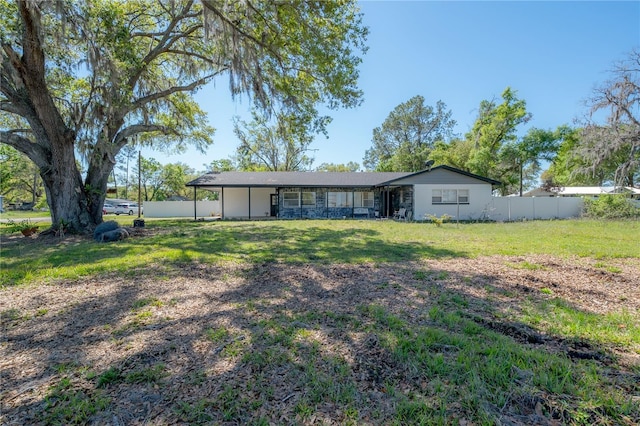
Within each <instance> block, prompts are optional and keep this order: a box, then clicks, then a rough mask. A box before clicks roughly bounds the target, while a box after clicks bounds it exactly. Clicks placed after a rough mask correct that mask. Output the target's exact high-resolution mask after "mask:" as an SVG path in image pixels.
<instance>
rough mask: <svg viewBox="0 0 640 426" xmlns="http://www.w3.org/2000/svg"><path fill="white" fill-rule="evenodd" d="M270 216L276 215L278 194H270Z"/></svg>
mask: <svg viewBox="0 0 640 426" xmlns="http://www.w3.org/2000/svg"><path fill="white" fill-rule="evenodd" d="M271 216H272V217H275V216H278V194H271Z"/></svg>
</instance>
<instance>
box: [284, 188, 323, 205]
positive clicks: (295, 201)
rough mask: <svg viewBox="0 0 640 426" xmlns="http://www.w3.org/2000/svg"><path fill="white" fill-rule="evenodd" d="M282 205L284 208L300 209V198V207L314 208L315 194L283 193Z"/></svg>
mask: <svg viewBox="0 0 640 426" xmlns="http://www.w3.org/2000/svg"><path fill="white" fill-rule="evenodd" d="M282 196H283V197H282V205H283V206H284V207H300V198H302V207H315V206H316V193H315V192H293V191H291V192H283V193H282Z"/></svg>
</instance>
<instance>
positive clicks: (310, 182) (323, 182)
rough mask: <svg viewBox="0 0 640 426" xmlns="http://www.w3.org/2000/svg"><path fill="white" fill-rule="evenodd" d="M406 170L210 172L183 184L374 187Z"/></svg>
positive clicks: (403, 175) (393, 178) (212, 185)
mask: <svg viewBox="0 0 640 426" xmlns="http://www.w3.org/2000/svg"><path fill="white" fill-rule="evenodd" d="M412 174H413V173H408V172H212V173H207V174H206V175H202V176H200V177H199V178H197V179H194V180H192V181H191V182H189V183H187V186H196V187H203V186H206V187H233V186H235V187H283V186H288V187H369V188H370V187H374V186H378V185H380V184H382V183H387V182H391V181H393V180H396V179H399V178H403V177H406V176H410V175H412Z"/></svg>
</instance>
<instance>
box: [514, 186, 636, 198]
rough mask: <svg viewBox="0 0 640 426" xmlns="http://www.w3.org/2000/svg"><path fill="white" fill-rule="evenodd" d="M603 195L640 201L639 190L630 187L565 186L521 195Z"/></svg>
mask: <svg viewBox="0 0 640 426" xmlns="http://www.w3.org/2000/svg"><path fill="white" fill-rule="evenodd" d="M603 194H627V195H629V196H630V197H631V198H634V199H640V189H638V188H633V187H631V186H565V187H560V188H557V189H555V190H549V189H545V188H536V189H532V190H531V191H528V192H525V193H524V194H522V196H523V197H597V196H599V195H603Z"/></svg>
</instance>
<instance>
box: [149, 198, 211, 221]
mask: <svg viewBox="0 0 640 426" xmlns="http://www.w3.org/2000/svg"><path fill="white" fill-rule="evenodd" d="M220 212H221V205H220V201H197V202H196V214H195V215H196V216H197V217H209V216H218V215H220ZM144 217H145V218H152V217H194V215H193V201H145V202H144Z"/></svg>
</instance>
